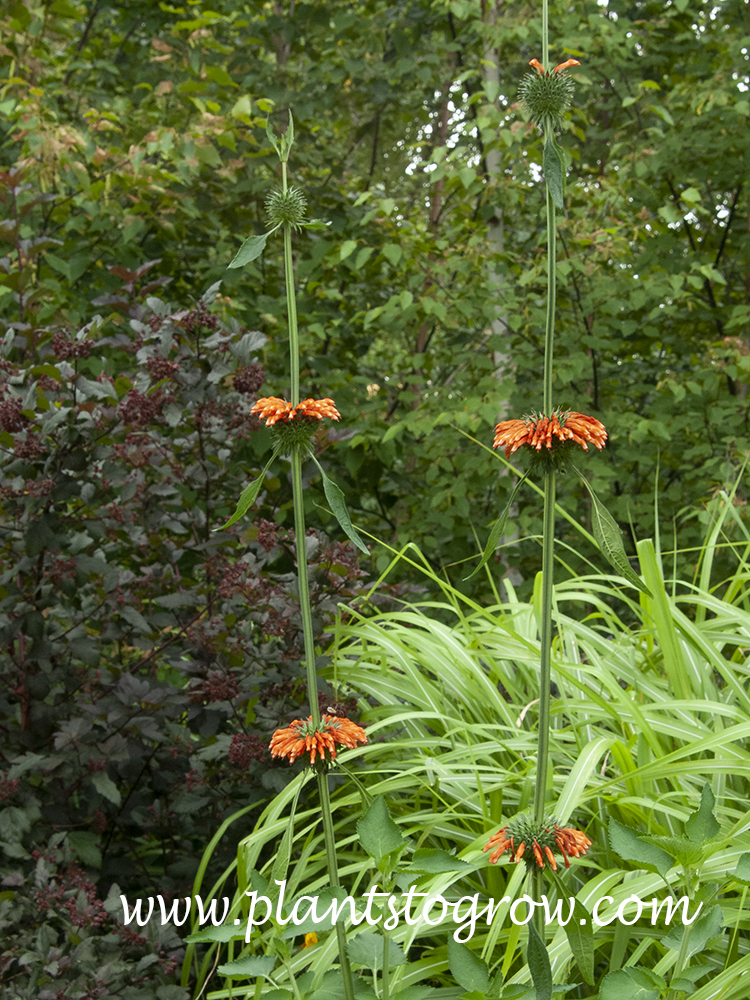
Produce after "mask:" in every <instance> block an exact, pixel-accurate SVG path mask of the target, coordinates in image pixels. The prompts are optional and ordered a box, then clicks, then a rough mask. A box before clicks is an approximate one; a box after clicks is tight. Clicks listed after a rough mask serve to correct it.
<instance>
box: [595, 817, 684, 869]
mask: <svg viewBox="0 0 750 1000" xmlns="http://www.w3.org/2000/svg"><path fill="white" fill-rule="evenodd" d="M608 833H609V846H610V847H611V848H612V850H613V851H615V852H616V853H617V854H619V855H620V857H621V858H622V859H623V860H624V861H633V862H635V864H637V865H638V867H639V868H643V869H645V870H646V871H649V872H656V873H657V874H658V875H661V877H662V878H664V876H665V875H666V874H667V872H668V871H669V869H670V868H671V867H672V866H673V861H672V858H670V856H669V855H668V854H667V852H666V851H663V850H662V849H661V848H660V847H656V846H655V845H654V844H649V843H647V842H646V841H645V840H642V839H641V838H640V837H639V836H638V834H637V833H636V832H635V830H631V829H630V827H629V826H623V825H622V823H618V822H617V820H616V819H610V821H609V831H608Z"/></svg>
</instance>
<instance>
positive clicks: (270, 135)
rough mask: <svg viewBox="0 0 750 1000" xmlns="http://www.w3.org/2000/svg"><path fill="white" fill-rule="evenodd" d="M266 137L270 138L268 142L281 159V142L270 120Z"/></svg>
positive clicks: (267, 119)
mask: <svg viewBox="0 0 750 1000" xmlns="http://www.w3.org/2000/svg"><path fill="white" fill-rule="evenodd" d="M266 135H267V136H268V141H269V142H270V143H271V145H272V146H273V148H274V149H275V150H276V153H277V154H278V156H279V157H281V153H280V152H279V140H278V138H277V136H276V133H275V132H274V130H273V125H272V124H271V119H270V118H266Z"/></svg>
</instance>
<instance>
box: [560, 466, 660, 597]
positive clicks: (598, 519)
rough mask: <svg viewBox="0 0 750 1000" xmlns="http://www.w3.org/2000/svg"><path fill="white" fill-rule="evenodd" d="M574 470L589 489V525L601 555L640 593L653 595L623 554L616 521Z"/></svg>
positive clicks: (586, 480) (620, 536)
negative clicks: (590, 505)
mask: <svg viewBox="0 0 750 1000" xmlns="http://www.w3.org/2000/svg"><path fill="white" fill-rule="evenodd" d="M574 468H575V466H574ZM575 471H576V473H577V474H578V478H579V479H580V480H581V482H582V483H583V485H584V486H585V487H586V489H587V490H588V491H589V496H590V497H591V500H592V503H593V508H592V510H591V527H592V529H593V532H594V538H595V539H596V544H597V545H598V546H599V548H600V550H601V553H602V555H603V556H604V558H605V559H606V560H607V562H608V563H609V564H610V566H612V567H613V568H614V569H616V570H617V572H618V573H619V574H620V576H624V577H625V579H626V580H627V581H628V582H629V583H632V584H633V586H634V587H636V588H637V589H638V590H640V591H641V593H642V594H647V595H648V596H649V597H652V596H653V595H652V594H651V591H650V590H649V589H648V587H647V586H646V585H645V584H644V583H643V581H642V580H641V579H640V577H639V576H637V574H636V573H635V572H634V571H633V568H632V567H631V565H630V563H629V561H628V557H627V555H626V554H625V546H624V545H623V543H622V532H621V531H620V528H619V527H618V525H617V522H616V521H615V519H614V518H613V517H612V515H611V514H610V512H609V511H608V510H607V508H606V507H605V506H604V504H603V503H602V502H601V500H600V499H599V497H598V496H597V495H596V493H594V490H593V487H592V486H591V484H590V483H589V481H588V479H586V477H585V476H584V475H583V473H582V472H581V471H580V470H579V469H576V470H575Z"/></svg>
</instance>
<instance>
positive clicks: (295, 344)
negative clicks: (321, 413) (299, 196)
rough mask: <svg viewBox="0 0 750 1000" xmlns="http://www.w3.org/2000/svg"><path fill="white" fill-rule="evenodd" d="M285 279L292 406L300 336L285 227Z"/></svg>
mask: <svg viewBox="0 0 750 1000" xmlns="http://www.w3.org/2000/svg"><path fill="white" fill-rule="evenodd" d="M281 166H282V181H283V189H284V191H286V163H282V164H281ZM282 228H283V230H284V277H285V282H286V301H287V306H288V310H289V371H290V374H291V379H292V406H296V405H297V404H298V403H299V334H298V333H297V300H296V298H295V295H294V266H293V262H292V227H291V226H290V225H284V226H283V227H282Z"/></svg>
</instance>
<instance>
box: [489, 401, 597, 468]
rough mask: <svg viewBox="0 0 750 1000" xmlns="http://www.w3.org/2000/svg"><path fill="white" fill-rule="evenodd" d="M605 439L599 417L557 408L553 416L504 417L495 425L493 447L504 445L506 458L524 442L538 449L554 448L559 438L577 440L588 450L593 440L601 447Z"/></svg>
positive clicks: (565, 440) (562, 440)
mask: <svg viewBox="0 0 750 1000" xmlns="http://www.w3.org/2000/svg"><path fill="white" fill-rule="evenodd" d="M606 440H607V429H606V427H605V426H604V424H603V423H601V422H600V421H599V420H597V419H596V417H589V416H587V415H586V414H585V413H576V412H575V410H555V412H554V413H553V414H552V416H551V417H539V416H536V415H534V416H532V417H529V418H528V419H527V420H503V421H501V422H500V423H499V424H497V426H496V427H495V440H494V441H493V443H492V447H493V448H499V447H500V446H501V445H505V455H506V458H510V456H511V455H512V454H513V453H514V452H516V451H518V449H519V448H520V447H521V445H524V444H526V445H528V446H529V447H530V448H535V449H536V450H537V451H541V449H542V448H546V449H547V450H548V451H552V449H553V448H554V447H556V446H557V442H561V443H562V442H567V441H574V442H575V443H576V444H579V445H580V446H581V447H582V448H583V449H584V451H588V450H589V446H588V444H587V442H588V441H590V442H591V443H592V444H594V445H596V447H597V448H598V449H599V451H601V450H602V448H603V447H604V444H605V442H606Z"/></svg>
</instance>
